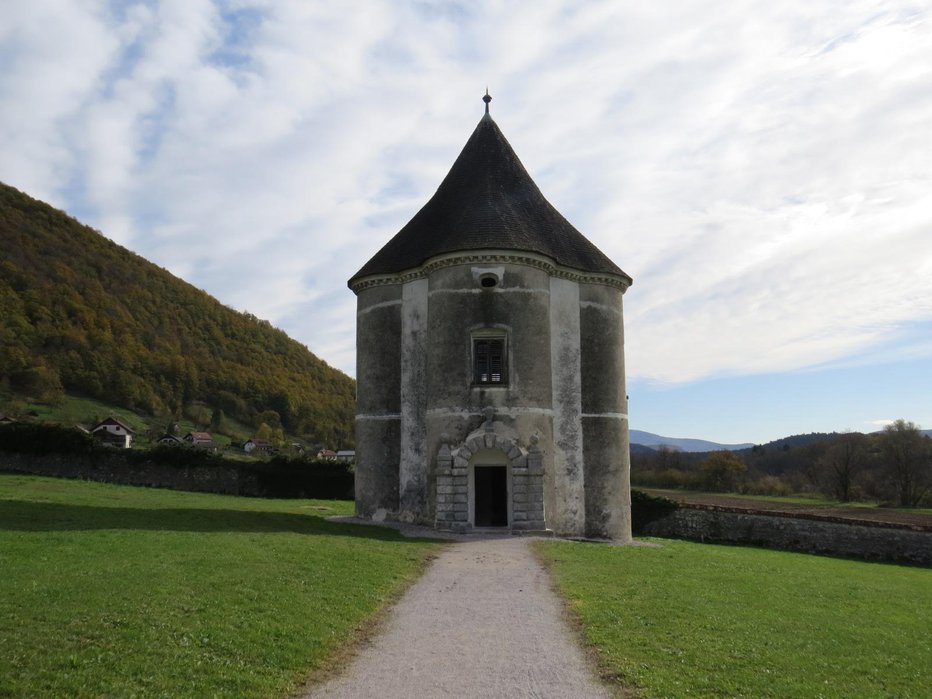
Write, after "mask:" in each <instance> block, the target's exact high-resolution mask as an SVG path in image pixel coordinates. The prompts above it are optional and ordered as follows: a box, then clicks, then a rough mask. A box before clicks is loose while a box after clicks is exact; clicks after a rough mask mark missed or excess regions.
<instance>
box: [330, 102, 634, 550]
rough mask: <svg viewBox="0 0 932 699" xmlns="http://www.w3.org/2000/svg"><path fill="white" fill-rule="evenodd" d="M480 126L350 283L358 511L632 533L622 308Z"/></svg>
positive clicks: (607, 273)
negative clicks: (427, 195) (421, 201)
mask: <svg viewBox="0 0 932 699" xmlns="http://www.w3.org/2000/svg"><path fill="white" fill-rule="evenodd" d="M483 99H484V100H485V102H486V109H485V115H484V116H483V117H482V119H481V120H480V121H479V124H478V126H476V129H475V131H474V132H473V134H472V136H470V137H469V140H468V141H467V142H466V146H465V147H464V148H463V151H462V152H461V153H460V155H459V157H458V158H457V159H456V162H454V163H453V167H452V168H451V169H450V172H449V173H448V174H447V176H446V178H445V179H444V180H443V182H442V183H441V184H440V187H439V188H438V190H437V192H436V194H434V196H433V197H432V198H431V199H430V201H428V202H427V204H425V205H424V207H423V208H422V209H421V210H420V211H419V212H418V213H417V214H416V215H415V216H414V218H412V219H411V221H409V222H408V224H407V225H405V226H404V228H402V229H401V231H399V232H398V234H397V235H395V236H394V237H393V238H392V239H391V240H389V241H388V243H386V245H385V246H384V247H383V248H382V249H381V250H380V251H379V252H378V253H376V255H375V256H374V257H373V258H372V259H371V260H369V261H368V262H367V263H366V264H365V265H364V266H363V268H362V269H360V270H359V272H357V273H356V274H355V275H354V276H353V278H352V279H350V280H349V287H350V289H352V290H353V291H354V292H355V293H356V295H357V336H356V350H357V373H356V379H357V401H356V413H357V414H356V511H357V514H358V515H360V516H363V517H373V516H379V517H381V516H387V517H389V518H397V519H400V520H404V521H413V522H420V523H423V524H431V525H435V526H437V527H438V528H443V529H452V530H459V531H462V530H471V529H474V528H486V527H488V528H492V527H498V528H504V529H507V530H511V531H515V532H519V531H541V530H551V531H553V532H554V533H556V534H558V535H563V536H590V537H602V538H611V539H616V540H622V541H627V540H629V539H630V537H631V507H630V489H629V468H630V467H629V453H628V452H629V450H628V416H627V400H626V396H625V368H624V349H623V345H624V328H623V322H622V295H623V294H624V292H625V290H626V289H627V288H628V287H629V286H630V285H631V278H630V277H629V276H628V275H627V274H625V273H624V272H623V271H621V270H620V269H619V268H618V267H617V266H616V265H615V264H614V263H613V262H612V261H611V260H609V259H608V258H607V257H606V256H605V255H604V254H603V253H602V252H601V251H599V250H598V249H597V248H596V247H595V246H594V245H593V244H592V243H591V242H589V241H588V240H587V239H586V238H585V237H584V236H583V235H582V234H581V233H580V232H579V231H577V230H576V229H575V228H574V227H573V226H572V225H571V224H570V223H569V222H568V221H567V220H566V219H565V218H563V216H561V215H560V213H559V212H557V210H556V209H554V207H553V206H552V205H551V204H550V203H549V202H548V201H547V200H546V199H545V198H544V196H543V194H541V192H540V190H539V189H538V188H537V185H535V184H534V182H533V180H532V179H531V177H530V175H528V173H527V171H526V170H525V169H524V166H523V165H522V164H521V162H520V161H519V160H518V157H517V156H516V155H515V153H514V151H513V150H512V148H511V146H510V145H509V143H508V141H507V140H505V137H504V135H503V134H502V132H501V131H500V130H499V128H498V126H497V125H496V123H495V122H494V121H493V120H492V117H491V116H490V115H489V106H488V105H489V101H490V100H491V98H490V97H489V96H488V94H487V95H486V96H485V97H484V98H483Z"/></svg>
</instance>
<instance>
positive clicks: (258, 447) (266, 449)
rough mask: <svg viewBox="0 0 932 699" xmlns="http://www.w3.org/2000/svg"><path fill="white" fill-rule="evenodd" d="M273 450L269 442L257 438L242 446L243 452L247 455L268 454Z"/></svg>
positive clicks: (273, 447)
mask: <svg viewBox="0 0 932 699" xmlns="http://www.w3.org/2000/svg"><path fill="white" fill-rule="evenodd" d="M274 449H275V446H274V445H273V444H272V442H271V441H270V440H268V439H260V438H258V437H253V438H252V439H249V440H247V441H246V443H245V444H243V451H245V452H246V453H247V454H257V455H258V454H270V453H272V451H273V450H274Z"/></svg>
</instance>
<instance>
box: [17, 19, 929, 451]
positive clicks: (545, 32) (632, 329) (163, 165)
mask: <svg viewBox="0 0 932 699" xmlns="http://www.w3.org/2000/svg"><path fill="white" fill-rule="evenodd" d="M486 86H488V89H489V91H490V93H491V95H492V97H493V101H492V103H491V112H492V116H493V118H494V119H495V120H496V122H497V123H498V125H499V127H500V128H501V129H502V131H503V132H504V133H505V135H506V137H507V138H508V139H509V141H510V143H511V145H512V146H513V147H514V149H515V151H516V152H517V153H518V156H519V157H520V158H521V160H522V162H523V163H524V165H525V167H526V168H527V170H528V171H529V173H530V174H531V176H532V177H533V178H534V180H535V181H536V182H537V184H538V186H539V187H540V188H541V190H542V191H543V193H544V195H545V196H546V197H547V198H548V199H549V200H550V201H551V203H553V204H554V206H556V208H557V209H558V210H559V211H560V212H561V213H562V214H563V215H564V216H565V217H566V218H567V219H569V221H570V222H572V223H573V224H574V225H575V226H576V227H577V228H578V229H579V230H580V231H582V232H583V233H584V234H585V235H586V236H587V237H588V238H589V239H590V240H592V241H593V242H594V243H595V244H596V245H597V246H598V247H599V248H600V249H601V250H602V251H603V252H605V253H606V254H607V255H608V256H609V257H610V258H612V260H614V261H615V262H616V263H617V264H618V265H619V266H620V267H621V268H622V269H624V270H625V272H627V273H628V274H629V275H631V276H632V277H633V278H634V285H633V286H632V287H631V288H630V289H629V290H628V291H627V293H626V294H625V297H624V299H625V300H624V303H625V331H626V345H625V353H626V361H627V378H628V384H627V389H628V394H629V396H630V407H629V412H630V424H631V427H632V428H635V429H641V430H645V431H649V432H655V433H658V434H662V435H665V436H668V437H694V438H702V439H709V440H713V441H719V442H726V443H735V442H755V443H763V442H766V441H769V440H771V439H777V438H779V437H783V436H786V435H789V434H798V433H805V432H813V431H820V432H821V431H844V430H855V431H872V430H876V429H880V428H882V426H883V425H884V424H886V423H887V422H889V421H891V420H894V419H896V418H905V419H907V420H911V421H913V422H915V423H917V424H919V425H921V426H923V427H932V6H930V5H929V3H928V2H924V1H923V2H913V1H910V0H902V1H900V0H892V1H890V2H861V1H859V0H840V1H838V2H834V1H829V0H803V1H799V2H797V1H795V0H781V2H777V3H775V2H770V1H760V2H752V1H744V0H737V1H735V2H727V3H723V2H718V1H712V0H678V1H677V2H675V3H673V2H651V3H643V2H614V1H612V2H608V1H606V2H596V1H585V2H583V1H580V2H558V1H555V0H534V1H527V2H520V1H514V2H505V1H503V0H469V1H468V2H427V1H424V2H404V1H392V0H384V1H380V0H364V1H358V2H353V1H348V0H341V1H340V2H314V1H306V0H293V1H289V0H267V1H261V0H257V1H250V0H241V1H240V0H231V1H230V2H219V1H215V2H210V1H209V0H165V1H164V2H156V1H151V2H118V1H115V0H114V1H111V2H93V1H92V0H87V1H84V2H79V3H78V2H70V1H68V0H5V2H4V6H3V11H2V13H0V105H2V109H0V180H2V181H3V182H5V183H7V184H9V185H12V186H14V187H16V188H18V189H20V190H22V191H25V192H27V193H28V194H30V195H32V196H34V197H36V198H38V199H42V200H44V201H47V202H49V203H51V204H52V205H54V206H56V207H58V208H61V209H63V210H65V211H67V212H68V213H69V214H71V215H72V216H74V217H76V218H77V219H79V220H80V221H82V222H84V223H87V224H88V225H91V226H93V227H94V228H96V229H98V230H100V231H101V232H102V233H103V234H104V235H106V236H107V237H109V238H111V239H112V240H114V241H116V242H117V243H119V244H121V245H123V246H125V247H127V248H129V249H130V250H132V251H134V252H136V253H138V254H140V255H142V256H143V257H145V258H147V259H149V260H151V261H152V262H154V263H156V264H158V265H160V266H162V267H164V268H166V269H168V270H169V271H171V272H172V273H173V274H175V275H177V276H179V277H181V278H183V279H185V280H186V281H188V282H190V283H191V284H193V285H195V286H197V287H198V288H201V289H204V290H205V291H207V292H208V293H210V294H211V295H213V296H214V297H216V298H217V299H218V300H220V301H221V302H222V303H224V304H226V305H228V306H230V307H232V308H235V309H237V310H241V311H248V312H250V313H252V314H254V315H256V316H259V317H260V318H265V319H267V320H269V321H271V322H272V324H273V325H275V326H277V327H279V328H281V329H283V330H285V331H286V332H287V333H288V334H289V335H291V336H292V337H294V338H295V339H297V340H299V341H300V342H302V343H304V344H306V345H307V346H308V348H309V349H310V350H311V351H312V352H314V353H315V354H317V355H318V356H319V357H321V358H322V359H324V360H325V361H327V362H328V363H329V364H331V365H332V366H335V367H337V368H339V369H341V370H343V371H345V372H347V373H349V374H350V375H354V374H355V297H354V295H353V294H352V292H351V291H349V290H348V288H347V287H346V281H347V279H349V278H350V277H351V276H352V275H353V274H354V273H355V272H356V271H357V270H358V269H359V268H360V267H362V265H363V264H364V263H365V262H366V261H367V260H368V259H369V257H371V256H372V255H373V254H374V253H375V252H376V251H377V250H378V249H379V248H380V247H381V246H382V245H384V244H385V243H386V242H387V241H388V240H389V239H390V238H391V237H392V236H393V235H394V234H395V233H396V232H397V231H398V230H399V229H400V228H401V227H402V226H403V225H404V224H405V223H406V222H407V221H408V220H409V219H410V218H411V217H412V216H413V215H414V214H415V213H416V212H417V210H418V209H419V208H420V207H421V206H422V205H423V204H424V203H426V202H427V200H428V199H429V198H430V196H431V195H432V194H433V193H434V191H435V190H436V188H437V186H438V185H439V184H440V181H441V180H442V179H443V176H444V175H445V174H446V172H447V171H448V170H449V168H450V166H451V165H452V163H453V161H454V160H455V158H456V156H457V155H458V153H459V151H460V150H461V148H462V147H463V145H464V144H465V142H466V140H467V138H468V137H469V135H470V134H471V133H472V130H473V129H474V128H475V126H476V124H477V123H478V120H479V119H480V118H481V116H482V113H483V109H484V105H483V103H482V102H481V97H482V95H483V94H484V92H485V89H486ZM0 256H2V251H0Z"/></svg>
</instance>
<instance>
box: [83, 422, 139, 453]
mask: <svg viewBox="0 0 932 699" xmlns="http://www.w3.org/2000/svg"><path fill="white" fill-rule="evenodd" d="M90 433H91V435H92V436H93V437H94V439H97V440H99V441H100V442H101V443H102V444H106V445H108V446H112V447H118V448H120V449H129V448H130V447H131V446H132V445H133V435H134V434H135V432H133V430H132V429H131V428H130V427H129V425H127V424H126V423H124V422H122V421H120V420H118V419H117V418H115V417H113V416H110V417H108V418H106V419H104V420H101V421H100V422H98V423H97V424H96V425H94V426H93V427H91V429H90Z"/></svg>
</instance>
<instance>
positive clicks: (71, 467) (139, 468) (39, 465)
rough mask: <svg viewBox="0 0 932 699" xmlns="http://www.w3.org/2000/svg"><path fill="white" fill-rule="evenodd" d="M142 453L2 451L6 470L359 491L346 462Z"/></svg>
mask: <svg viewBox="0 0 932 699" xmlns="http://www.w3.org/2000/svg"><path fill="white" fill-rule="evenodd" d="M177 448H178V449H179V450H184V449H187V448H186V447H177ZM138 456H139V455H138V454H132V455H127V454H126V453H125V452H123V451H122V450H117V449H114V450H113V451H112V452H104V453H100V454H95V455H93V456H74V455H61V454H43V455H41V456H39V455H29V454H14V453H7V452H0V472H9V473H29V474H33V475H37V476H53V477H55V478H76V479H80V480H88V481H99V482H102V483H116V484H119V485H138V486H146V487H150V488H169V489H171V490H187V491H192V492H203V493H217V494H220V495H246V496H251V497H273V498H293V497H301V498H305V497H306V498H323V499H331V498H336V499H341V500H343V499H349V498H351V497H352V495H353V474H352V473H351V472H350V470H349V469H348V468H346V467H345V466H343V465H337V464H320V465H317V466H315V465H313V464H311V465H305V464H300V465H297V466H287V465H285V466H282V465H276V464H274V463H271V464H265V463H242V462H226V463H224V462H220V463H217V462H216V461H215V462H213V463H208V464H192V465H186V466H180V465H177V464H171V463H165V462H164V461H157V460H153V459H149V458H146V459H140V458H138Z"/></svg>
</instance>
